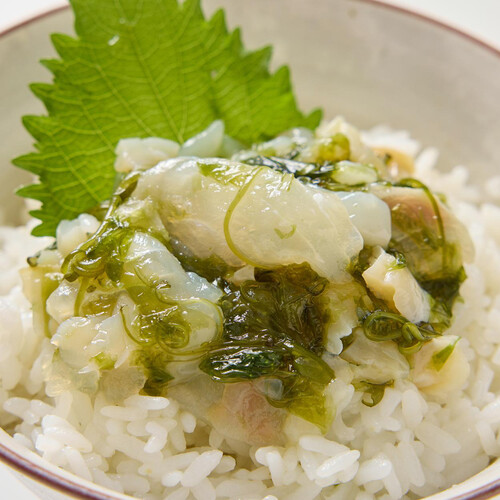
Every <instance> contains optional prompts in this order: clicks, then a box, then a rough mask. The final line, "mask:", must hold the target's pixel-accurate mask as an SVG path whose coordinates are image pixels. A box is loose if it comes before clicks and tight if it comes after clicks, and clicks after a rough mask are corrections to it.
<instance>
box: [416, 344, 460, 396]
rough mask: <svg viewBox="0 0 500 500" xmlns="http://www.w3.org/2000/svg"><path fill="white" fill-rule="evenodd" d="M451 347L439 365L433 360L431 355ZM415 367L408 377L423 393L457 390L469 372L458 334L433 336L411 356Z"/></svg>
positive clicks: (442, 393) (447, 392)
mask: <svg viewBox="0 0 500 500" xmlns="http://www.w3.org/2000/svg"><path fill="white" fill-rule="evenodd" d="M446 348H448V349H452V350H451V354H447V356H448V357H447V358H446V359H445V360H444V364H443V365H442V366H440V365H438V366H436V365H435V363H433V356H434V355H436V354H438V353H440V352H443V349H446ZM413 361H414V366H413V369H412V371H411V377H412V379H413V382H414V384H415V385H416V386H417V387H418V388H419V389H420V390H422V391H423V392H425V393H427V394H430V395H433V396H441V397H444V396H446V395H447V394H449V393H450V392H452V391H457V390H460V389H461V388H462V387H463V386H464V385H465V383H466V381H467V379H468V378H469V374H470V365H469V362H468V361H467V358H466V357H465V354H464V352H463V350H462V346H461V344H460V341H459V337H457V336H455V335H443V336H441V337H436V338H434V339H432V340H430V341H429V342H427V343H426V344H424V346H423V347H422V349H420V351H418V352H417V353H415V354H414V355H413Z"/></svg>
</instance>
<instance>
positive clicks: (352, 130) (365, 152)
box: [316, 116, 386, 172]
mask: <svg viewBox="0 0 500 500" xmlns="http://www.w3.org/2000/svg"><path fill="white" fill-rule="evenodd" d="M335 134H344V135H345V136H346V137H347V139H349V147H350V151H351V154H350V157H349V159H350V160H351V161H357V162H359V163H364V164H366V165H372V166H374V167H375V168H376V169H377V170H378V171H380V172H384V171H385V170H386V167H385V165H384V164H383V162H382V160H381V159H380V158H379V157H378V156H377V155H376V154H375V153H374V152H373V150H372V149H371V148H369V147H368V146H367V145H366V144H365V143H364V142H363V140H362V137H361V134H360V132H359V130H358V129H357V128H356V127H354V126H353V125H351V124H350V123H348V122H346V120H345V119H344V118H343V117H342V116H338V117H336V118H334V119H333V120H331V121H329V122H325V123H322V124H321V125H320V126H319V127H318V128H317V129H316V137H317V138H318V139H329V138H331V137H333V136H334V135H335Z"/></svg>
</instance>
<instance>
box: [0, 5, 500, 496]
mask: <svg viewBox="0 0 500 500" xmlns="http://www.w3.org/2000/svg"><path fill="white" fill-rule="evenodd" d="M304 1H307V0H304ZM384 1H385V2H387V3H390V4H393V5H398V6H401V7H406V8H408V9H412V10H415V11H417V12H421V13H422V14H426V15H428V16H430V17H434V18H436V19H438V20H440V21H444V22H446V23H448V24H450V25H452V26H454V27H456V28H459V29H461V30H462V31H466V32H468V33H469V34H471V35H473V36H475V37H476V38H479V39H481V40H483V41H485V42H487V43H490V44H491V45H495V46H497V47H498V48H500V0H384ZM66 3H67V2H66V0H0V33H1V32H2V31H4V30H5V29H8V28H9V27H11V26H13V25H15V24H17V23H19V22H21V21H23V20H25V19H27V18H29V17H32V16H33V15H36V14H39V13H41V12H45V11H47V10H49V9H50V8H53V7H57V6H61V5H65V4H66ZM0 485H1V493H0V498H2V499H14V498H15V499H16V500H38V498H37V497H36V495H34V494H33V493H31V492H30V491H28V490H27V489H26V488H25V487H24V486H23V485H22V484H21V483H20V482H19V481H18V480H17V479H16V478H15V477H13V476H12V475H11V473H10V472H9V470H8V469H7V468H6V467H5V466H4V465H3V464H0ZM68 498H69V497H68Z"/></svg>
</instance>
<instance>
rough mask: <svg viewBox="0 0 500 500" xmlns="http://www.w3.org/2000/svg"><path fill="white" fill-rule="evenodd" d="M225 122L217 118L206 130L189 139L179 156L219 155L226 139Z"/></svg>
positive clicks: (201, 156)
mask: <svg viewBox="0 0 500 500" xmlns="http://www.w3.org/2000/svg"><path fill="white" fill-rule="evenodd" d="M224 128H225V127H224V122H223V121H222V120H215V121H214V122H212V123H211V124H210V125H209V126H208V127H207V128H206V129H205V130H203V131H202V132H200V133H199V134H197V135H195V136H194V137H191V139H188V140H187V141H186V142H185V143H184V144H183V145H182V146H181V148H180V149H179V152H178V155H177V156H198V157H200V158H206V157H210V156H217V154H218V153H219V150H220V149H221V146H222V141H223V140H224Z"/></svg>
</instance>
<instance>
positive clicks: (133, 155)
mask: <svg viewBox="0 0 500 500" xmlns="http://www.w3.org/2000/svg"><path fill="white" fill-rule="evenodd" d="M179 148H180V146H179V144H178V143H177V142H174V141H171V140H169V139H163V138H160V137H147V138H146V139H139V138H138V137H131V138H128V139H121V140H120V141H118V144H117V146H116V148H115V153H116V160H115V170H116V171H117V172H131V171H133V170H142V169H146V168H150V167H153V166H154V165H156V164H157V163H159V162H160V161H163V160H166V159H168V158H174V157H175V156H177V154H178V153H179Z"/></svg>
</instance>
